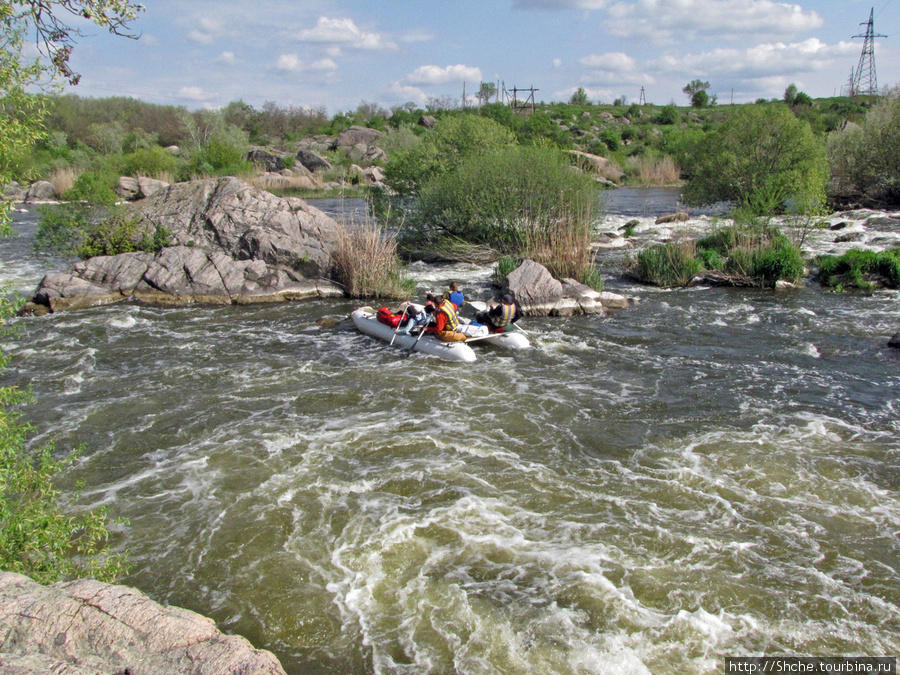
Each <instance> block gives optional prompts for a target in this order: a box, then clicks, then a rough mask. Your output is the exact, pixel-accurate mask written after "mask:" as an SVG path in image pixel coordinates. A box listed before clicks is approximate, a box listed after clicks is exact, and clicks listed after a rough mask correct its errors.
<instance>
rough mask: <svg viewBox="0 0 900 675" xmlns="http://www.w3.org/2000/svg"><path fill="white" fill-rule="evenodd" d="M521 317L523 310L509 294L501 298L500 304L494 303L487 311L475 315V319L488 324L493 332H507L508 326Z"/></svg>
mask: <svg viewBox="0 0 900 675" xmlns="http://www.w3.org/2000/svg"><path fill="white" fill-rule="evenodd" d="M521 318H522V311H521V310H520V309H519V306H518V305H517V304H516V301H515V300H514V299H513V297H512V296H511V295H509V294H507V295H504V296H503V297H502V298H501V299H500V304H499V305H494V306H492V307H491V308H490V309H488V310H487V311H485V312H479V313H478V314H476V315H475V320H476V321H478V323H483V324H484V325H485V326H487V327H488V330H490V331H491V332H492V333H503V332H505V331H506V329H507V327H508V326H511V325H512V324H514V323H515V322H516V321H518V320H519V319H521Z"/></svg>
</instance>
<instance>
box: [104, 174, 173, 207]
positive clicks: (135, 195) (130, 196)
mask: <svg viewBox="0 0 900 675" xmlns="http://www.w3.org/2000/svg"><path fill="white" fill-rule="evenodd" d="M168 186H169V183H166V182H165V181H161V180H156V179H155V178H147V177H145V176H141V177H138V178H132V177H131V176H120V177H119V184H118V186H116V194H117V195H119V196H120V197H121V198H122V199H127V200H128V201H136V200H138V199H143V198H144V197H150V196H151V195H154V194H156V193H157V192H159V191H160V190H162V189H163V188H164V187H168Z"/></svg>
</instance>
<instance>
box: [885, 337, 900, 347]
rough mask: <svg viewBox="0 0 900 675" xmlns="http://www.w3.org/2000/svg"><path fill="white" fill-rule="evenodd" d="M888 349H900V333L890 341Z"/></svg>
mask: <svg viewBox="0 0 900 675" xmlns="http://www.w3.org/2000/svg"><path fill="white" fill-rule="evenodd" d="M888 347H893V348H894V349H900V333H895V334H894V337H892V338H891V339H890V340H888Z"/></svg>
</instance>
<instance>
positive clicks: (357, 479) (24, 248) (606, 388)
mask: <svg viewBox="0 0 900 675" xmlns="http://www.w3.org/2000/svg"><path fill="white" fill-rule="evenodd" d="M675 198H677V195H673V193H671V191H668V192H665V191H664V192H663V193H662V196H657V197H653V198H652V199H651V198H650V196H649V193H646V192H643V193H642V192H637V193H634V194H631V195H630V196H629V195H628V194H624V193H619V195H617V199H619V200H625V201H627V202H629V204H630V205H622V204H621V201H620V202H617V201H616V200H612V201H611V202H610V204H609V205H608V208H609V209H610V211H611V212H615V213H617V214H619V215H622V216H626V215H647V216H649V215H652V214H653V213H655V212H657V211H659V210H666V209H669V208H671V207H672V204H671V203H669V202H670V201H671V200H672V199H675ZM667 200H668V201H667ZM323 206H325V207H326V208H329V207H333V204H327V203H326V204H323ZM16 229H18V230H19V231H20V232H21V233H23V236H22V237H20V238H17V239H11V240H6V241H0V261H2V262H0V264H2V272H0V282H2V281H6V282H10V283H11V284H12V285H13V286H14V287H15V288H19V289H20V290H21V291H22V292H24V293H27V292H30V291H32V290H33V289H34V287H35V286H36V284H37V281H38V280H39V278H40V275H41V273H42V272H43V271H45V270H46V269H48V267H52V266H54V265H62V264H63V261H58V260H54V259H47V258H44V259H39V258H36V257H35V256H34V255H33V254H32V253H31V249H30V243H29V241H30V237H32V236H33V231H34V218H33V216H32V215H31V214H28V213H22V214H17V223H16ZM490 271H491V270H490V269H489V268H484V267H477V266H471V265H454V266H426V265H421V264H416V265H413V266H412V267H411V269H410V272H411V274H412V275H413V276H414V277H415V278H416V279H417V281H418V282H419V286H420V288H421V289H422V290H424V289H425V288H427V287H431V288H438V287H443V286H446V284H447V283H448V282H449V281H450V280H451V279H459V280H462V282H463V290H464V291H465V292H466V293H467V294H468V296H469V297H470V298H472V299H486V298H487V297H488V295H489V292H490V291H489V288H488V277H489V275H490ZM607 287H608V288H609V290H613V291H616V292H620V293H624V294H626V295H629V296H634V297H638V298H640V302H638V303H636V304H634V305H633V306H632V307H630V308H629V309H625V310H620V311H617V312H616V313H614V314H612V315H611V316H606V317H604V316H581V317H573V318H541V319H538V318H528V319H526V320H524V321H523V325H524V326H525V327H526V328H527V330H528V331H529V332H530V334H531V336H532V338H533V341H534V343H535V348H534V349H532V350H530V351H527V352H507V351H502V350H500V349H498V348H495V347H491V346H488V345H484V346H481V347H478V354H479V360H478V361H477V362H476V363H475V364H470V365H463V364H455V363H447V362H443V361H440V360H437V359H434V358H431V357H427V356H424V355H420V354H413V355H402V354H401V353H399V352H398V351H397V350H395V349H391V348H388V347H387V346H386V345H385V344H384V343H382V342H379V341H377V340H374V339H372V338H369V337H366V336H364V335H361V334H359V333H358V332H356V331H354V330H353V328H352V324H350V323H349V322H348V321H347V320H346V317H347V315H348V313H349V312H350V311H351V310H352V309H353V308H354V306H355V303H353V302H347V301H334V300H329V301H312V302H303V303H293V304H285V305H277V306H273V305H259V306H249V307H227V308H221V307H192V308H184V309H173V308H155V307H145V306H139V305H134V304H120V305H115V306H109V307H102V308H96V309H90V310H84V311H76V312H70V313H60V314H55V315H48V316H44V317H39V318H27V319H19V320H16V321H15V322H14V323H15V324H17V325H18V326H20V327H21V328H22V330H23V331H24V332H23V334H22V335H21V336H19V337H17V338H4V341H5V342H4V344H3V349H4V351H5V352H7V353H8V354H9V355H10V356H11V357H12V360H11V363H10V365H9V367H8V368H7V370H6V371H5V372H4V373H3V374H2V375H0V384H16V385H19V386H21V387H30V388H31V390H32V391H33V393H34V398H35V402H34V403H33V404H30V405H28V406H26V407H25V408H23V411H24V414H25V417H26V419H27V420H28V421H30V422H31V423H32V424H33V425H34V426H35V432H34V435H33V440H32V441H31V443H32V445H33V446H34V447H38V446H39V445H40V444H43V443H47V442H53V443H54V444H55V446H56V448H57V449H58V451H59V452H64V451H67V450H69V449H71V448H74V447H79V446H81V447H82V448H83V449H82V451H81V456H80V459H79V460H78V461H77V463H76V464H75V466H74V467H73V469H72V470H71V471H70V473H69V474H68V475H67V477H66V479H67V481H68V482H69V484H70V485H74V484H76V483H77V482H83V483H84V486H85V489H84V492H83V502H84V503H85V504H87V505H90V506H93V507H96V506H101V505H106V506H108V507H109V509H110V514H111V515H112V516H114V517H122V518H126V519H127V520H128V523H127V525H119V526H116V528H115V545H116V547H117V548H118V549H121V550H126V549H127V550H128V551H129V552H130V555H131V561H132V562H133V564H134V567H133V571H132V573H131V574H130V576H129V577H128V578H126V579H125V580H124V582H125V583H128V584H130V585H133V586H136V587H137V588H139V589H141V590H143V591H144V592H146V593H148V594H149V595H150V596H151V597H153V598H154V599H156V600H158V601H161V602H164V603H169V604H174V605H180V606H183V607H187V608H189V609H192V610H195V611H198V612H201V613H203V614H205V615H208V616H210V617H212V618H213V619H215V620H216V622H217V623H218V624H219V626H220V627H221V628H222V629H223V630H225V631H227V632H233V633H238V634H241V635H244V636H246V637H247V638H249V639H250V640H251V642H253V644H254V645H255V646H257V647H263V648H266V649H269V650H271V651H273V652H274V653H275V654H276V655H277V656H278V658H279V659H280V660H281V662H282V664H283V665H284V667H285V669H286V670H287V672H288V673H291V674H301V673H302V674H304V675H305V674H326V673H342V674H355V673H359V674H363V673H385V674H387V673H391V674H394V673H397V674H410V675H412V674H416V675H418V674H421V673H434V674H444V673H467V674H482V673H509V674H517V673H547V674H551V673H553V674H556V673H560V674H567V673H572V674H575V673H579V674H586V673H602V674H610V675H613V674H625V673H627V674H642V673H653V674H654V675H665V674H673V675H674V674H679V675H682V674H694V673H698V674H699V673H719V672H724V670H722V668H723V661H724V658H725V657H726V656H741V655H763V654H779V655H799V656H810V655H868V656H896V655H898V653H900V443H898V439H900V421H898V413H900V401H898V399H900V351H897V350H891V349H889V348H888V347H887V346H886V342H887V340H888V338H889V337H890V336H891V335H893V334H894V333H895V332H897V330H898V329H900V303H898V298H900V296H898V294H897V293H896V292H876V293H874V294H868V295H863V294H835V293H831V292H826V291H823V290H822V289H820V288H818V287H817V286H815V285H809V286H806V287H804V288H801V289H799V290H796V291H791V292H786V293H774V292H771V291H758V290H746V289H744V290H738V289H725V288H713V289H690V290H674V291H663V290H659V289H653V288H647V287H642V286H637V285H632V284H630V283H628V282H626V281H623V280H622V279H621V278H619V276H618V275H616V274H614V273H612V272H610V274H609V275H608V279H607ZM334 324H337V325H334Z"/></svg>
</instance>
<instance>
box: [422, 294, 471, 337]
mask: <svg viewBox="0 0 900 675" xmlns="http://www.w3.org/2000/svg"><path fill="white" fill-rule="evenodd" d="M431 301H432V302H433V303H434V307H435V312H434V321H433V322H432V325H430V326H427V327H426V328H425V329H424V330H425V332H426V333H433V334H434V336H435V337H436V338H438V339H439V340H443V341H444V342H458V341H460V340H465V339H466V336H465V334H464V333H462V332H461V331H460V330H459V328H460V323H459V317H458V316H457V315H456V305H454V304H453V303H452V302H450V299H449V298H445V297H444V296H443V295H440V294H438V295H434V296H432V297H431Z"/></svg>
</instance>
